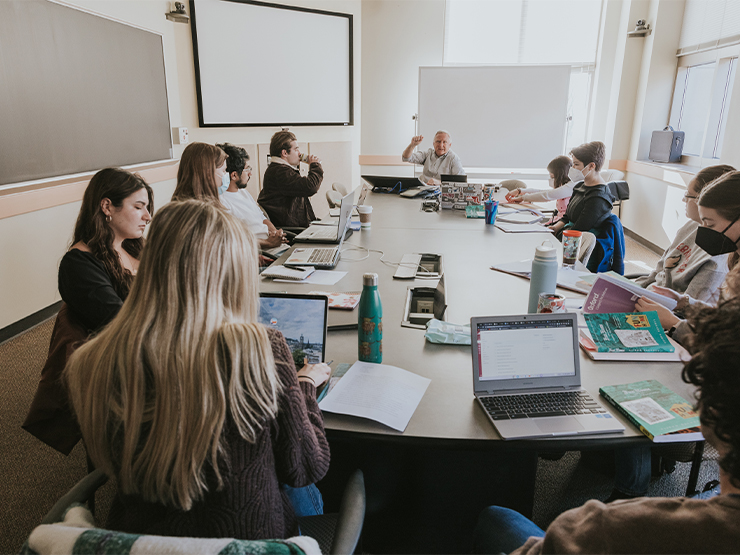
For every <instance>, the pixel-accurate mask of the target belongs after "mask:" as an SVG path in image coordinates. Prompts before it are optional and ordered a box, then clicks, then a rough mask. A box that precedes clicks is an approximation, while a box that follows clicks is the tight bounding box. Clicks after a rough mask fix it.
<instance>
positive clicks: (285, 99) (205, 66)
mask: <svg viewBox="0 0 740 555" xmlns="http://www.w3.org/2000/svg"><path fill="white" fill-rule="evenodd" d="M190 15H191V18H192V25H191V28H192V33H193V50H194V54H195V75H196V81H197V83H196V84H197V93H198V114H199V118H200V126H201V127H229V126H234V127H235V126H238V127H243V126H263V127H264V126H270V127H271V126H288V125H352V123H353V100H352V97H353V84H352V15H351V14H343V13H337V12H328V11H322V10H314V9H308V8H300V7H294V6H285V5H280V4H270V3H266V2H256V1H251V0H190Z"/></svg>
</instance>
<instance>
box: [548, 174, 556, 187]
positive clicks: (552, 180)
mask: <svg viewBox="0 0 740 555" xmlns="http://www.w3.org/2000/svg"><path fill="white" fill-rule="evenodd" d="M547 183H548V184H549V185H550V188H551V189H554V188H555V178H554V177H550V178H549V179H548V180H547Z"/></svg>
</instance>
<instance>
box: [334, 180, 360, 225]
mask: <svg viewBox="0 0 740 555" xmlns="http://www.w3.org/2000/svg"><path fill="white" fill-rule="evenodd" d="M369 190H370V187H368V186H367V185H363V186H362V189H361V190H360V198H359V199H357V203H356V204H355V207H354V208H353V209H352V216H359V215H360V213H359V212H357V207H358V206H362V205H363V204H365V199H366V198H367V192H368V191H369ZM341 210H342V209H341V208H329V215H330V216H331V217H332V218H338V217H339V214H340V213H341Z"/></svg>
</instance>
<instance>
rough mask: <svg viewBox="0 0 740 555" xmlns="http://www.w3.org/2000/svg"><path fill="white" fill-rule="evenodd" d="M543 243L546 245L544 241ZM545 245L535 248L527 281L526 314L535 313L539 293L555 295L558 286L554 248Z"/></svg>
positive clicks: (556, 260)
mask: <svg viewBox="0 0 740 555" xmlns="http://www.w3.org/2000/svg"><path fill="white" fill-rule="evenodd" d="M545 243H548V241H546V242H545ZM545 243H543V244H542V245H540V246H539V247H537V248H536V249H535V251H534V260H532V275H531V278H530V281H529V306H528V307H527V312H529V313H530V314H533V313H535V312H537V301H538V300H539V297H540V293H555V288H556V287H557V286H558V259H557V253H556V251H555V247H553V246H552V245H551V244H550V245H549V246H548V245H546V244H545Z"/></svg>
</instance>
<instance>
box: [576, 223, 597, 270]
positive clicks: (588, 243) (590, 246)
mask: <svg viewBox="0 0 740 555" xmlns="http://www.w3.org/2000/svg"><path fill="white" fill-rule="evenodd" d="M595 246H596V235H594V234H593V233H591V232H589V231H584V232H583V233H581V246H580V247H579V250H578V260H579V261H580V263H581V264H583V265H584V266H586V265H588V259H589V258H590V257H591V253H592V252H594V247H595Z"/></svg>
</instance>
